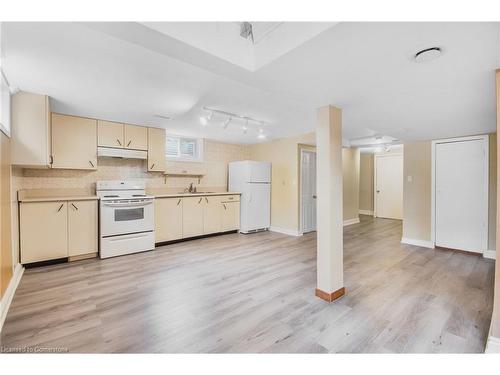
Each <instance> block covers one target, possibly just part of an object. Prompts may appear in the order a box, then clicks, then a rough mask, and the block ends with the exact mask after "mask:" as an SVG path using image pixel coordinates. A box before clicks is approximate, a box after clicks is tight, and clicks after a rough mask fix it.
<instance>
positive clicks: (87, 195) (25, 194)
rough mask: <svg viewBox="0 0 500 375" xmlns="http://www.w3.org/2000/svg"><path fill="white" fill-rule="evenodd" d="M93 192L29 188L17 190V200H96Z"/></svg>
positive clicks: (96, 197) (25, 201)
mask: <svg viewBox="0 0 500 375" xmlns="http://www.w3.org/2000/svg"><path fill="white" fill-rule="evenodd" d="M98 199H99V197H98V196H97V195H95V193H93V192H90V191H87V190H85V189H29V190H19V191H18V192H17V200H18V201H19V202H24V203H27V202H55V201H88V200H98Z"/></svg>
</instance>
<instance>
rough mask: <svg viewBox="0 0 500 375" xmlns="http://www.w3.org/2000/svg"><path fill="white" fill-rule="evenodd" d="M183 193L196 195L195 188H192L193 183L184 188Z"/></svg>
mask: <svg viewBox="0 0 500 375" xmlns="http://www.w3.org/2000/svg"><path fill="white" fill-rule="evenodd" d="M184 191H186V192H188V193H196V186H193V183H192V182H191V183H190V184H189V187H187V188H185V189H184Z"/></svg>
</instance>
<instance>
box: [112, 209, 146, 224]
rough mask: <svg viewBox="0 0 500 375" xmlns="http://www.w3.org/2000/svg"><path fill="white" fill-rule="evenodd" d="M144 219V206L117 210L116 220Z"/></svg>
mask: <svg viewBox="0 0 500 375" xmlns="http://www.w3.org/2000/svg"><path fill="white" fill-rule="evenodd" d="M142 219H144V207H139V208H125V209H119V210H115V221H132V220H142Z"/></svg>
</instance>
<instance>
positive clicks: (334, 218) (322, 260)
mask: <svg viewBox="0 0 500 375" xmlns="http://www.w3.org/2000/svg"><path fill="white" fill-rule="evenodd" d="M316 152H317V188H316V190H317V195H318V204H317V207H318V208H317V239H318V240H317V243H318V244H317V262H318V270H317V272H318V275H317V277H318V281H317V283H318V284H317V288H316V296H318V297H320V298H322V299H324V300H326V301H328V302H332V301H333V300H335V299H337V298H339V297H341V296H343V295H344V293H345V289H344V269H343V268H344V259H343V246H344V245H343V214H342V110H341V109H339V108H336V107H332V106H327V107H322V108H319V109H318V125H317V128H316Z"/></svg>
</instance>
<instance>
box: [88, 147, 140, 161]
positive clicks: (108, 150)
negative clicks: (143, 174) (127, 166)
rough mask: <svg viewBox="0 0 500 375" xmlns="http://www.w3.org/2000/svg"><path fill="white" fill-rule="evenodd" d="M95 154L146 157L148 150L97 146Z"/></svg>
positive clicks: (130, 157)
mask: <svg viewBox="0 0 500 375" xmlns="http://www.w3.org/2000/svg"><path fill="white" fill-rule="evenodd" d="M97 156H106V157H110V158H125V159H147V158H148V152H147V151H141V150H129V149H126V148H113V147H97Z"/></svg>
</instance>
